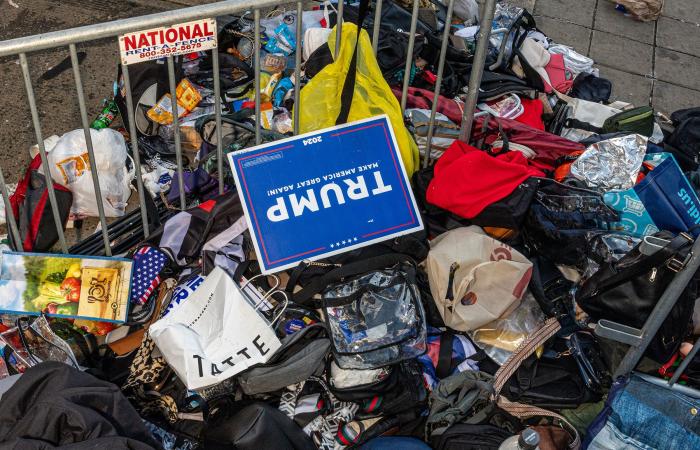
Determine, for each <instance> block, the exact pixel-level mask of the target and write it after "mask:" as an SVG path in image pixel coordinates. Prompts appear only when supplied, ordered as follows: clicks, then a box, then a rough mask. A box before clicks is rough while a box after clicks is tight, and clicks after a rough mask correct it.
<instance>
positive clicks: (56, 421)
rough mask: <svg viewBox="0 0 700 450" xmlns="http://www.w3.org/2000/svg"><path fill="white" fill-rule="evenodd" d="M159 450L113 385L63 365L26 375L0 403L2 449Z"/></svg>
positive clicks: (45, 365) (42, 366)
mask: <svg viewBox="0 0 700 450" xmlns="http://www.w3.org/2000/svg"><path fill="white" fill-rule="evenodd" d="M56 447H60V448H64V449H71V450H83V449H95V450H108V449H109V450H112V449H130V450H151V449H154V448H155V449H160V445H159V444H158V443H157V442H156V441H155V440H154V439H153V437H152V436H151V433H150V432H149V431H148V430H147V429H146V427H145V425H144V424H143V422H142V421H141V418H140V417H139V415H138V413H137V412H136V410H135V409H134V408H133V406H131V404H130V403H129V401H128V400H127V399H126V397H124V395H123V394H122V393H121V391H120V390H119V388H118V387H117V386H115V385H114V384H111V383H108V382H105V381H102V380H98V379H97V378H95V377H93V376H92V375H90V374H87V373H84V372H81V371H79V370H77V369H74V368H72V367H70V366H68V365H66V364H63V363H58V362H44V363H41V364H39V365H37V366H35V367H32V368H30V369H29V370H27V372H25V373H24V374H23V375H22V376H21V377H20V379H19V380H18V381H17V382H16V383H15V384H14V386H12V387H11V388H10V389H9V390H8V391H7V392H6V393H5V394H4V395H3V396H2V399H0V448H1V449H5V448H16V449H52V448H56Z"/></svg>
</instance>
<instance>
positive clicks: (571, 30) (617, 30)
mask: <svg viewBox="0 0 700 450" xmlns="http://www.w3.org/2000/svg"><path fill="white" fill-rule="evenodd" d="M510 3H514V4H518V5H520V6H524V7H525V8H527V9H528V10H529V11H531V12H533V15H534V16H535V21H536V23H537V27H538V28H539V29H540V30H542V31H543V32H544V33H545V34H547V35H548V36H549V37H551V38H552V39H554V40H555V41H557V42H559V43H562V44H566V45H570V46H572V47H574V48H575V49H576V51H578V52H580V53H582V54H585V55H587V56H589V57H590V58H593V60H595V62H596V64H597V65H598V66H599V67H600V76H602V77H604V78H607V79H609V80H610V81H612V83H613V99H614V100H624V101H628V102H631V103H634V104H635V105H636V106H641V105H648V104H649V105H652V106H653V107H654V108H656V109H657V110H658V111H661V112H663V113H665V114H669V113H671V112H673V111H675V110H677V109H681V108H688V107H692V106H700V76H699V74H700V1H699V0H666V1H665V5H664V9H663V12H662V15H661V17H660V18H659V20H658V21H656V22H646V23H645V22H638V21H636V20H634V19H632V18H631V17H625V16H624V14H622V13H620V12H619V11H616V10H615V4H614V3H613V2H611V1H610V0H510Z"/></svg>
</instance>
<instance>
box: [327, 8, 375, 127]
mask: <svg viewBox="0 0 700 450" xmlns="http://www.w3.org/2000/svg"><path fill="white" fill-rule="evenodd" d="M368 9H369V0H360V7H359V11H358V16H357V38H356V39H355V51H354V52H353V53H352V60H350V67H349V68H348V74H347V76H346V77H345V82H344V83H343V91H342V93H341V95H340V112H338V118H337V119H336V120H335V124H336V125H341V124H344V123H346V122H347V121H348V116H349V115H350V106H352V97H353V93H354V92H355V80H356V79H357V51H358V48H359V47H360V45H359V44H360V33H362V23H363V22H364V21H365V17H367V11H368ZM341 20H342V17H338V21H337V22H338V24H340V21H341ZM338 24H336V27H337V26H338ZM335 56H336V57H337V55H335Z"/></svg>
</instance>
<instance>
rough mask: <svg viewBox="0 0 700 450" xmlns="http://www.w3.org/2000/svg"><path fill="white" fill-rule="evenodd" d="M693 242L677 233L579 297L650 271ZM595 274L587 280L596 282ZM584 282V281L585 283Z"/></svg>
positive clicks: (604, 289) (687, 236) (610, 287)
mask: <svg viewBox="0 0 700 450" xmlns="http://www.w3.org/2000/svg"><path fill="white" fill-rule="evenodd" d="M692 244H693V239H692V237H690V235H687V234H685V233H679V234H678V235H677V236H676V237H674V238H673V239H671V242H669V243H668V244H666V246H665V247H663V248H662V249H660V250H658V251H657V252H656V253H654V254H652V255H649V256H647V257H646V258H644V259H642V260H641V261H640V262H639V263H637V264H634V265H632V266H629V267H625V268H624V269H622V270H620V271H619V272H617V273H615V274H614V275H613V276H611V277H609V278H607V279H603V280H600V281H598V284H597V285H596V286H595V289H593V290H592V291H591V293H589V294H587V295H586V296H583V297H580V299H584V298H590V297H593V296H595V295H596V294H597V293H598V292H601V291H606V290H609V289H613V288H615V287H617V286H619V285H621V284H622V283H625V282H627V281H629V280H631V279H633V278H635V277H638V276H640V275H643V274H645V273H647V272H648V271H650V270H651V269H652V268H654V267H658V266H660V265H662V264H664V263H665V262H666V261H668V260H669V259H671V258H672V257H674V256H675V255H676V254H678V253H679V252H680V251H682V250H684V249H686V248H687V249H689V248H690V247H691V246H692ZM596 281H597V280H596V278H595V275H594V276H593V277H592V278H590V279H589V282H596ZM585 284H586V283H584V285H585Z"/></svg>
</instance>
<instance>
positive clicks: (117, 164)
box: [48, 128, 132, 217]
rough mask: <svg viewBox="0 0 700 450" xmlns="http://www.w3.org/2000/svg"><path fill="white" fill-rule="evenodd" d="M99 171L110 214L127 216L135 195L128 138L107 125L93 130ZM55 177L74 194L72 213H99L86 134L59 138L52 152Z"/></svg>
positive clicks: (84, 214) (76, 133) (73, 134)
mask: <svg viewBox="0 0 700 450" xmlns="http://www.w3.org/2000/svg"><path fill="white" fill-rule="evenodd" d="M90 136H91V138H92V146H93V149H94V151H95V164H96V166H97V171H98V173H99V180H100V189H101V190H102V204H103V205H104V210H105V215H106V216H107V217H119V216H123V215H124V210H125V208H126V202H127V201H128V200H129V196H130V195H131V189H130V183H131V178H132V176H131V174H130V173H129V171H128V170H127V168H126V161H127V153H126V143H125V142H124V137H122V135H121V134H119V133H118V132H117V131H115V130H112V129H109V128H105V129H102V130H92V129H91V130H90ZM48 160H49V169H50V171H51V178H53V180H54V181H55V182H56V183H60V184H62V185H63V186H65V187H67V188H68V189H70V191H71V192H72V193H73V206H72V207H71V214H72V215H73V216H75V217H84V216H97V215H98V212H97V199H96V197H95V189H94V186H93V182H92V173H91V171H90V160H89V158H88V151H87V145H86V144H85V133H84V131H83V130H82V129H78V130H73V131H70V132H68V133H66V134H64V135H63V136H61V138H60V139H59V140H58V142H57V143H56V146H55V147H54V148H53V149H52V150H51V152H49V154H48Z"/></svg>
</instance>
